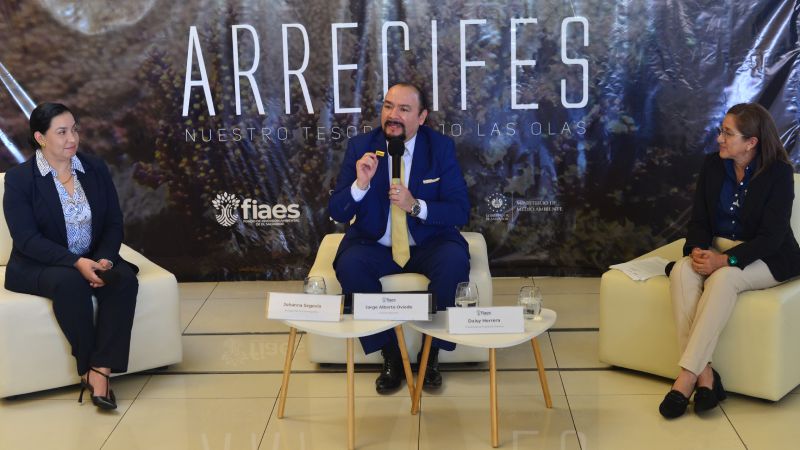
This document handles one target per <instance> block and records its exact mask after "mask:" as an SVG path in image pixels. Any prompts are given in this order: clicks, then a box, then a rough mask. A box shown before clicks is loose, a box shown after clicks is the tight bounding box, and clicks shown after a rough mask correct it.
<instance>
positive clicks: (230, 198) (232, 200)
mask: <svg viewBox="0 0 800 450" xmlns="http://www.w3.org/2000/svg"><path fill="white" fill-rule="evenodd" d="M211 204H212V205H213V206H214V209H215V211H216V214H215V216H216V219H217V222H218V223H219V224H220V225H222V226H224V227H229V226H231V225H233V224H235V223H236V222H238V221H239V217H240V216H241V218H242V223H244V224H246V225H256V226H275V225H284V224H287V223H298V222H300V205H298V204H297V203H292V204H290V205H284V204H282V203H276V204H274V205H269V204H267V203H259V202H258V201H257V200H253V199H252V198H243V199H242V200H241V201H240V200H239V199H238V198H237V197H235V196H234V195H232V194H228V193H227V192H223V193H221V194H217V196H216V198H215V199H214V200H213V201H212V202H211ZM240 205H241V206H240Z"/></svg>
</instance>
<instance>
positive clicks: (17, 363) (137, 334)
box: [0, 174, 183, 397]
mask: <svg viewBox="0 0 800 450" xmlns="http://www.w3.org/2000/svg"><path fill="white" fill-rule="evenodd" d="M4 186H5V184H4V174H0V198H2V196H3V192H4ZM11 246H12V242H11V235H10V234H9V231H8V225H6V220H5V216H4V215H3V213H2V208H0V397H9V396H12V395H19V394H25V393H29V392H35V391H41V390H44V389H52V388H57V387H61V386H68V385H71V384H76V383H78V382H79V378H78V375H77V374H76V371H75V358H73V357H72V355H71V354H70V347H69V343H68V342H67V340H66V338H65V337H64V335H63V333H62V332H61V328H59V326H58V322H56V318H55V315H54V314H53V306H52V302H51V301H50V300H48V299H46V298H43V297H37V296H33V295H28V294H19V293H16V292H11V291H8V290H6V289H4V288H3V287H2V286H3V284H4V283H5V272H6V267H5V266H6V264H7V263H8V257H9V255H10V254H11ZM120 255H121V256H122V257H123V258H124V259H125V260H127V261H130V262H132V263H134V264H136V265H137V266H139V274H138V279H139V293H138V296H137V298H136V314H135V316H134V319H133V330H132V332H131V350H130V358H129V363H128V373H132V372H139V371H142V370H147V369H153V368H156V367H162V366H166V365H169V364H175V363H178V362H180V361H181V359H182V353H183V352H182V345H181V328H180V311H179V308H180V304H179V295H178V282H177V280H176V279H175V276H174V275H172V274H171V273H169V272H167V271H166V270H164V269H162V268H161V267H159V266H157V265H156V264H155V263H153V262H151V261H149V260H148V259H147V258H145V257H144V256H142V255H141V254H140V253H138V252H136V251H134V250H133V249H131V248H130V247H128V246H126V245H123V246H122V249H121V250H120ZM95 306H96V305H95Z"/></svg>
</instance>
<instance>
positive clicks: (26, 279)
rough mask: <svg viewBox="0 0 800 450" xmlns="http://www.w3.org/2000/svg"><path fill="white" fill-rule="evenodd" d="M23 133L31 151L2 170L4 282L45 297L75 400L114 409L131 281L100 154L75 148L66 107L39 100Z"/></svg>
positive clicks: (123, 365)
mask: <svg viewBox="0 0 800 450" xmlns="http://www.w3.org/2000/svg"><path fill="white" fill-rule="evenodd" d="M30 141H31V145H32V146H33V148H34V150H35V151H36V154H35V156H34V157H32V158H30V159H29V160H28V161H26V162H24V163H22V164H20V165H19V166H16V167H14V168H12V169H11V170H9V171H8V172H7V173H6V175H5V196H4V197H3V209H4V211H5V217H6V222H7V223H8V228H9V231H10V232H11V237H12V240H13V244H14V245H13V249H12V250H11V257H10V258H9V261H8V267H7V269H6V281H5V287H6V289H8V290H11V291H15V292H22V293H26V294H33V295H39V296H43V297H47V298H50V299H51V300H52V301H53V312H54V313H55V316H56V319H57V320H58V324H59V325H60V326H61V330H62V331H63V332H64V335H65V336H66V338H67V340H68V341H69V343H70V345H71V346H72V354H73V356H75V359H76V360H77V368H78V374H79V375H80V376H81V394H80V397H79V399H78V401H81V400H82V399H83V392H84V390H85V389H88V390H89V391H90V393H91V398H92V403H94V404H95V405H96V406H97V407H99V408H102V409H114V408H116V407H117V404H116V399H115V397H114V391H113V390H111V388H110V385H109V375H110V374H111V373H112V372H125V371H126V370H127V367H128V352H129V349H130V336H131V327H132V326H133V314H134V310H135V308H136V294H137V292H138V289H139V284H138V282H137V280H136V271H137V268H136V266H134V265H132V264H129V263H127V262H126V261H124V260H122V259H121V258H120V256H119V249H120V245H121V244H122V210H121V209H120V206H119V199H118V198H117V191H116V189H115V188H114V184H113V182H112V180H111V175H110V174H109V171H108V168H107V167H106V165H105V164H104V163H103V162H102V161H101V160H100V159H98V158H96V157H93V156H89V155H86V154H83V153H77V151H78V143H79V138H78V124H77V122H76V120H75V117H74V116H73V114H72V112H71V111H70V110H69V109H68V108H67V107H66V106H64V105H61V104H57V103H43V104H41V105H39V106H37V107H36V109H34V110H33V112H32V113H31V117H30ZM92 296H95V297H96V298H97V303H98V307H97V318H96V320H95V319H94V310H93V306H92Z"/></svg>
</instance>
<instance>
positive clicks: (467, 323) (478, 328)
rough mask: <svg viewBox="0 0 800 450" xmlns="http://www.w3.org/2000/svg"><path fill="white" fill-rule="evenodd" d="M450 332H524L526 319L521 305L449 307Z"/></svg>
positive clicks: (448, 328)
mask: <svg viewBox="0 0 800 450" xmlns="http://www.w3.org/2000/svg"><path fill="white" fill-rule="evenodd" d="M447 320H448V324H447V325H448V327H447V331H448V332H449V333H450V334H493V333H522V332H524V331H525V319H524V317H523V315H522V307H521V306H494V307H491V308H456V307H454V308H447Z"/></svg>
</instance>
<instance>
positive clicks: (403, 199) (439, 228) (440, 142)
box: [329, 83, 470, 394]
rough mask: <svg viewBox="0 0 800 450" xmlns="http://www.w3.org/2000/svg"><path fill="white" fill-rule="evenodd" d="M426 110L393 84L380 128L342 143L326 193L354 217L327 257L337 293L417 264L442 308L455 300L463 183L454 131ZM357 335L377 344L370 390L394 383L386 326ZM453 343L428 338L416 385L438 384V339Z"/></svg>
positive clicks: (408, 89)
mask: <svg viewBox="0 0 800 450" xmlns="http://www.w3.org/2000/svg"><path fill="white" fill-rule="evenodd" d="M427 116H428V109H427V102H426V99H425V95H424V94H423V92H422V91H421V90H420V89H419V88H417V87H416V86H414V85H411V84H407V83H399V84H396V85H394V86H392V87H391V89H389V91H388V92H386V97H385V99H384V101H383V106H382V108H381V128H379V129H376V130H374V131H372V132H370V133H368V134H364V135H360V136H357V137H355V138H353V139H351V140H350V142H349V143H348V146H347V153H346V154H345V157H344V160H343V162H342V167H341V169H340V170H341V171H340V173H339V177H338V178H337V181H336V188H335V189H334V191H333V194H332V195H331V199H330V203H329V211H330V215H331V217H332V218H333V219H334V220H335V221H337V222H342V223H347V222H350V221H351V220H352V219H353V218H354V217H355V221H354V222H353V223H352V225H351V226H350V227H349V229H348V230H347V233H346V234H345V237H344V239H343V240H342V243H341V244H340V246H339V249H338V251H337V254H336V259H335V260H334V268H335V269H336V277H337V278H338V280H339V283H340V284H341V285H342V290H343V291H344V293H345V294H351V293H354V292H357V293H368V292H381V283H380V281H379V280H380V278H381V277H383V276H386V275H391V274H396V273H406V272H410V273H421V274H423V275H425V276H426V277H428V279H429V280H430V284H429V285H428V290H429V291H430V292H431V293H433V295H434V298H435V299H436V302H437V307H438V309H439V310H443V309H445V308H446V307H448V306H453V305H454V296H455V289H456V285H457V284H458V283H459V282H462V281H467V280H468V279H469V250H468V247H467V242H466V241H465V240H464V238H463V237H462V236H461V233H459V231H458V229H457V227H460V226H462V225H464V224H466V223H467V220H468V219H469V208H470V204H469V199H468V198H467V185H466V183H465V182H464V177H463V175H462V174H461V169H460V168H459V166H458V161H457V160H456V155H455V144H454V143H453V140H452V139H450V138H448V137H446V136H444V135H442V134H440V133H437V132H436V131H434V130H432V129H431V128H429V127H427V126H425V125H423V124H424V123H425V119H426V118H427ZM390 139H399V140H401V141H402V142H403V145H404V147H405V153H404V154H403V156H402V163H403V166H402V167H403V170H402V174H401V177H400V179H399V180H396V181H400V182H393V181H392V179H391V178H392V177H391V175H392V173H391V172H392V161H391V156H390V155H389V154H388V153H387V150H386V149H387V146H388V140H390ZM393 225H394V226H393ZM393 228H394V229H393ZM393 233H394V235H393ZM361 344H362V346H363V347H364V352H365V353H372V352H374V351H377V350H381V352H382V355H383V358H384V364H383V369H382V370H381V373H380V375H379V376H378V378H377V380H375V388H376V390H377V391H378V393H380V394H387V393H391V392H394V391H396V390H397V389H398V388H399V387H400V382H401V380H402V379H403V367H402V360H401V357H400V350H399V348H398V345H397V338H396V336H395V335H394V333H393V330H389V331H385V332H383V333H379V334H376V335H373V336H368V337H365V338H362V339H361ZM454 348H455V344H453V343H451V342H445V341H437V340H434V341H433V347H432V348H431V353H430V356H429V359H428V369H427V371H426V373H425V377H424V384H423V386H425V387H427V388H436V387H439V386H441V384H442V376H441V373H440V372H439V367H438V354H439V349H443V350H453V349H454ZM418 358H419V355H418Z"/></svg>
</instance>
